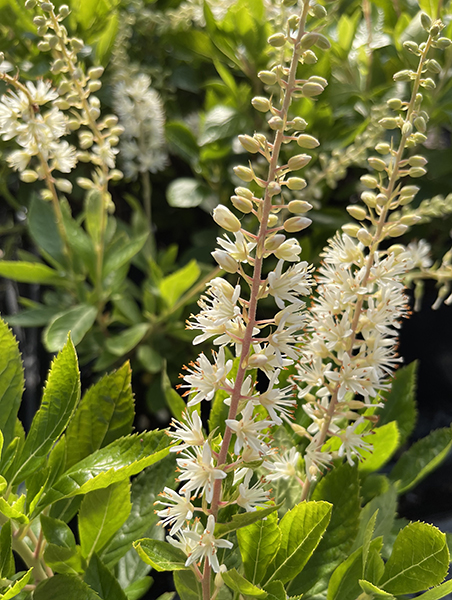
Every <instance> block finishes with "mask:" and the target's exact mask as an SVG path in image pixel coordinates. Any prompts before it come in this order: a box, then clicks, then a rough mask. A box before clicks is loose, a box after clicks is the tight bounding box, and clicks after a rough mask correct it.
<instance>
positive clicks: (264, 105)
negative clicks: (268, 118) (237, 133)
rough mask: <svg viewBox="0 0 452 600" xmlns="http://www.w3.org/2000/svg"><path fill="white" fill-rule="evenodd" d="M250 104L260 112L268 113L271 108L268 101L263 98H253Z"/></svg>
mask: <svg viewBox="0 0 452 600" xmlns="http://www.w3.org/2000/svg"><path fill="white" fill-rule="evenodd" d="M251 104H252V105H253V106H254V108H255V109H256V110H258V111H260V112H268V111H269V110H270V108H271V104H270V100H269V99H268V98H265V97H264V96H255V97H254V98H253V99H252V100H251Z"/></svg>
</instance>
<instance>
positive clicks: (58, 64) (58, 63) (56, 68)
mask: <svg viewBox="0 0 452 600" xmlns="http://www.w3.org/2000/svg"><path fill="white" fill-rule="evenodd" d="M64 67H65V64H64V60H63V59H62V58H57V59H56V60H54V61H53V63H52V65H51V67H50V70H51V71H52V73H59V72H60V71H61V70H62V69H64Z"/></svg>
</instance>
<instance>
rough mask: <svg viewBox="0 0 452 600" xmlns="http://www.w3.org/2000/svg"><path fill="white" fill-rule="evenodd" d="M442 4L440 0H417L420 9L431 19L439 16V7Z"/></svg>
mask: <svg viewBox="0 0 452 600" xmlns="http://www.w3.org/2000/svg"><path fill="white" fill-rule="evenodd" d="M441 5H442V3H441V2H440V0H419V6H420V8H421V10H423V11H424V12H426V13H427V14H428V15H429V16H430V17H432V19H437V18H439V17H440V14H439V12H438V11H439V8H440V6H441Z"/></svg>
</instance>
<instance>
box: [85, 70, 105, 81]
mask: <svg viewBox="0 0 452 600" xmlns="http://www.w3.org/2000/svg"><path fill="white" fill-rule="evenodd" d="M103 73H104V68H103V67H91V68H90V69H88V77H89V78H90V79H99V77H102V75H103Z"/></svg>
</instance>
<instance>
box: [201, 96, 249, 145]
mask: <svg viewBox="0 0 452 600" xmlns="http://www.w3.org/2000/svg"><path fill="white" fill-rule="evenodd" d="M242 121H243V120H242V117H241V115H240V113H238V112H237V110H235V109H234V108H231V107H230V106H221V105H219V106H215V108H212V110H210V111H209V112H208V113H207V114H206V116H205V118H204V121H203V123H202V125H201V133H200V136H199V138H198V142H199V145H200V146H205V145H206V144H211V143H212V142H217V141H218V140H224V139H226V138H231V137H233V136H234V135H237V134H238V133H240V125H241V124H242Z"/></svg>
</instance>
